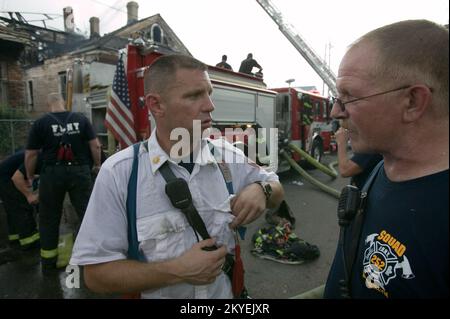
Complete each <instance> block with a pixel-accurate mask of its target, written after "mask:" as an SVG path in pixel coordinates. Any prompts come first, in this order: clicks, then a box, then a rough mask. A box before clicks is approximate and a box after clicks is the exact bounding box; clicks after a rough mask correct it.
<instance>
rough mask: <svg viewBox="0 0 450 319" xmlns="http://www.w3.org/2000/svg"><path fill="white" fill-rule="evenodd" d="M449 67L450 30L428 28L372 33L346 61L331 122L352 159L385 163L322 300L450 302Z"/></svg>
mask: <svg viewBox="0 0 450 319" xmlns="http://www.w3.org/2000/svg"><path fill="white" fill-rule="evenodd" d="M448 61H449V33H448V29H446V28H445V27H443V26H441V25H438V24H435V23H433V22H430V21H426V20H408V21H401V22H397V23H394V24H391V25H387V26H384V27H381V28H379V29H376V30H374V31H371V32H369V33H368V34H366V35H364V36H362V37H361V38H360V39H359V40H357V41H356V42H354V43H353V44H352V45H351V47H350V48H349V50H348V51H347V53H346V55H345V56H344V58H343V60H342V61H341V64H340V67H339V71H338V76H337V82H336V86H337V91H338V92H339V98H337V99H335V103H334V105H333V109H332V112H331V115H332V117H334V118H336V119H340V120H341V121H342V126H343V127H344V128H345V129H347V132H348V135H349V138H350V141H351V144H352V148H353V150H354V152H356V153H379V154H381V155H382V156H383V160H384V162H383V163H382V165H381V167H380V169H379V170H378V171H377V174H376V175H375V179H374V180H373V184H372V187H371V189H370V190H369V191H368V196H367V202H366V204H365V206H364V207H363V211H362V213H361V211H359V212H358V214H357V216H356V217H355V218H354V219H353V220H352V221H351V223H350V225H349V226H348V228H347V229H346V230H345V232H344V233H343V234H344V236H343V237H344V238H343V248H341V247H340V246H339V247H338V249H337V252H336V255H335V258H334V261H333V265H332V267H331V270H330V273H329V276H328V280H327V283H326V287H325V293H324V297H325V298H341V297H352V298H381V299H384V298H448V295H449V236H448V233H449V205H448V191H449V188H448V181H449V175H448V174H449V171H448V168H449V155H448V154H449V153H448V151H449V135H448V130H449V125H448V124H449V123H448V122H449V104H448V101H449V98H448V82H449V81H448V79H449V77H448V69H449V65H448ZM356 221H362V222H361V226H360V227H359V232H357V231H355V232H353V229H358V227H357V225H358V222H356ZM354 248H355V249H354ZM352 251H354V252H355V254H354V256H355V257H354V259H353V260H350V259H351V258H349V256H350V257H351V255H352ZM343 254H344V256H343ZM344 260H346V262H345V264H344Z"/></svg>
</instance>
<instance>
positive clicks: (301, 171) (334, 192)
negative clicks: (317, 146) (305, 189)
mask: <svg viewBox="0 0 450 319" xmlns="http://www.w3.org/2000/svg"><path fill="white" fill-rule="evenodd" d="M289 146H290V148H292V146H291V145H289ZM302 152H303V153H305V152H304V151H302ZM281 155H282V156H283V157H284V158H285V159H286V160H287V161H288V163H289V164H290V165H291V167H292V168H293V169H295V170H296V171H297V172H298V173H299V174H300V176H302V177H303V178H304V179H306V180H307V181H308V182H310V183H311V184H313V185H314V186H317V187H318V188H319V189H321V190H322V191H324V192H326V193H328V194H330V195H332V196H334V197H336V198H339V196H340V192H339V191H338V190H336V189H334V188H332V187H330V186H327V185H325V184H323V183H322V182H320V181H318V180H317V179H315V178H314V177H312V176H311V175H309V174H308V173H307V172H306V171H305V170H304V169H303V168H301V167H300V165H298V164H297V163H296V162H295V161H294V160H293V159H292V156H291V154H290V153H289V152H287V151H286V150H282V151H281ZM301 155H302V156H303V154H301ZM308 156H309V155H308ZM309 157H310V160H308V162H310V163H311V164H313V165H314V166H315V167H318V166H319V167H321V168H320V170H322V169H323V168H325V169H326V171H327V174H328V175H330V176H332V177H337V174H333V172H332V170H331V169H329V168H327V167H326V166H324V165H323V164H320V163H319V162H317V161H316V160H315V159H314V158H312V157H311V156H309ZM305 158H306V156H305ZM314 162H315V163H314ZM317 163H318V164H320V165H317ZM322 171H323V170H322Z"/></svg>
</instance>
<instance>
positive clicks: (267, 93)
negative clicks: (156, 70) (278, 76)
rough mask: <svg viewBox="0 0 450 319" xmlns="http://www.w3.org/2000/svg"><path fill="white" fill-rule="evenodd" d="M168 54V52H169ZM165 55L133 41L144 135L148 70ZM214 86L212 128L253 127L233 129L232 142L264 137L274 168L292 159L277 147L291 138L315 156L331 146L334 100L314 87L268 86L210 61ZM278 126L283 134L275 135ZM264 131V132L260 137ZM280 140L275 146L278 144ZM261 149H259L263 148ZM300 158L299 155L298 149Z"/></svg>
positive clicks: (131, 76) (132, 77) (131, 68)
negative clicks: (280, 155)
mask: <svg viewBox="0 0 450 319" xmlns="http://www.w3.org/2000/svg"><path fill="white" fill-rule="evenodd" d="M167 53H169V52H167ZM162 54H165V52H161V51H160V49H159V48H158V47H155V46H152V47H149V48H145V47H140V46H135V45H128V47H127V77H128V85H129V91H130V99H131V104H132V112H133V114H135V129H136V132H137V134H138V135H139V136H140V137H141V138H147V137H148V136H149V135H150V131H151V129H150V126H151V125H152V124H151V123H152V121H151V118H150V120H149V115H148V111H147V108H146V107H145V106H144V83H143V77H144V70H145V68H146V67H147V66H148V65H150V64H151V63H152V62H153V61H154V60H155V59H156V58H158V57H159V56H161V55H162ZM208 73H209V76H210V79H211V83H212V85H213V88H214V90H213V94H212V96H211V98H212V100H213V103H214V105H215V110H214V112H213V113H212V118H213V127H215V128H218V129H219V130H220V131H222V132H224V131H225V129H226V128H232V129H236V128H240V129H242V131H245V130H246V129H247V128H253V129H254V130H255V132H256V133H257V134H256V136H248V135H246V134H242V135H239V134H234V136H233V142H239V141H240V142H244V143H247V142H248V139H250V138H255V139H257V140H261V138H262V137H263V138H264V142H265V143H266V144H265V147H266V150H265V152H262V153H265V155H266V156H261V158H258V160H259V161H260V162H261V163H263V164H266V165H268V166H270V167H271V168H272V169H273V170H275V171H283V170H285V169H287V168H289V166H288V165H287V163H282V162H280V163H279V164H278V147H279V146H280V147H281V146H283V145H284V144H283V143H286V142H291V143H294V144H295V145H296V146H298V147H300V148H302V149H303V150H305V151H306V152H308V153H310V154H311V155H313V156H314V157H315V158H316V159H317V160H320V159H321V158H322V155H323V152H324V151H330V150H332V147H331V143H330V142H331V132H332V131H331V123H330V121H331V119H330V117H329V114H330V111H331V105H330V103H329V101H328V100H327V99H326V98H324V97H322V96H320V95H318V94H316V93H312V92H307V91H302V90H300V89H296V88H276V89H272V90H270V89H267V86H266V84H265V83H264V82H263V80H262V79H261V78H259V77H255V76H251V75H247V74H243V73H237V72H232V71H229V70H226V69H222V68H217V67H213V66H209V69H208ZM273 128H277V129H278V137H277V138H276V139H274V138H273V134H271V133H273V131H270V129H272V130H273ZM261 135H262V136H261ZM275 144H276V145H275ZM258 152H259V153H261V152H260V150H259V151H258ZM293 156H294V159H295V160H296V161H299V160H301V158H300V155H298V154H294V155H293Z"/></svg>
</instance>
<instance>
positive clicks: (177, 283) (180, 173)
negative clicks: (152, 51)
mask: <svg viewBox="0 0 450 319" xmlns="http://www.w3.org/2000/svg"><path fill="white" fill-rule="evenodd" d="M145 84H146V88H145V92H146V105H147V106H148V108H149V110H150V111H151V112H152V115H153V116H154V118H155V121H156V129H155V130H154V131H153V133H152V135H151V137H150V139H149V141H148V142H144V143H148V144H147V145H144V144H142V145H141V146H140V150H139V166H138V172H139V175H138V183H137V194H138V196H137V202H136V215H137V216H136V223H137V237H138V241H139V249H140V251H141V252H142V253H143V254H144V255H145V259H146V262H139V261H133V260H127V249H128V238H127V217H126V208H125V202H126V198H127V184H128V181H129V178H130V174H131V173H130V172H131V166H132V162H133V148H131V147H129V148H127V149H125V150H123V151H121V152H119V153H117V154H115V155H113V156H111V157H110V158H108V160H107V161H106V162H105V163H104V165H103V166H102V169H101V171H100V173H99V175H98V177H97V181H96V184H95V187H94V190H93V193H92V196H91V199H90V202H89V205H88V208H87V211H86V214H85V217H84V220H83V224H82V226H81V229H80V232H79V234H78V237H77V241H76V243H75V247H74V252H73V255H72V260H71V264H77V265H84V266H85V267H84V274H85V281H86V284H87V286H88V287H89V288H91V289H92V290H94V291H97V292H108V293H112V292H118V293H128V292H142V297H144V298H231V297H232V292H231V284H230V280H229V279H228V277H227V276H226V275H225V274H224V273H223V271H222V265H223V264H224V262H225V256H226V254H227V253H229V252H231V251H233V248H234V237H233V229H235V228H236V227H238V226H240V225H245V224H248V223H250V222H252V221H253V220H255V219H257V218H258V217H259V216H260V215H261V214H262V213H263V212H264V210H265V209H266V208H275V207H277V206H278V205H279V203H280V202H281V201H282V199H283V196H284V192H283V189H282V186H281V184H280V183H279V181H278V177H277V175H276V174H275V173H270V172H267V171H265V170H264V169H262V168H260V167H259V166H257V165H256V164H253V163H251V162H248V161H244V159H246V158H245V155H244V154H243V153H242V152H241V151H239V150H237V149H235V148H234V147H232V146H231V145H230V144H228V143H224V144H223V143H222V142H220V141H211V140H208V139H201V138H197V139H195V138H192V139H190V140H189V141H190V142H188V144H189V146H190V149H191V150H193V151H192V153H191V155H190V156H189V157H190V158H192V159H193V160H194V163H187V164H186V163H185V164H183V163H180V164H177V160H176V158H174V157H173V156H172V157H170V156H169V155H171V151H172V153H173V147H174V145H175V144H177V143H178V141H174V140H171V138H170V137H171V132H172V130H174V129H176V128H184V129H186V130H187V131H188V132H189V133H190V136H193V130H194V128H193V121H194V120H198V121H200V123H201V130H202V131H203V130H205V129H208V128H209V127H210V126H211V122H212V121H211V114H210V113H211V112H212V111H213V110H214V105H213V103H212V101H211V98H210V95H211V93H212V86H211V82H210V80H209V77H208V73H207V72H206V66H205V65H204V64H203V63H201V62H199V61H197V60H195V59H194V58H191V57H187V56H182V55H170V56H163V57H161V58H159V59H158V60H157V61H155V62H154V63H153V65H152V66H151V67H150V69H149V72H147V73H146V77H145ZM194 136H195V134H194ZM210 144H212V145H215V147H214V149H215V150H216V149H217V150H218V152H220V153H221V154H222V155H223V157H224V158H225V161H226V162H229V163H227V166H228V167H229V170H230V172H231V176H232V183H233V188H234V192H235V194H236V195H235V196H234V197H233V196H230V195H229V192H228V191H227V185H226V184H225V181H224V177H223V176H222V172H221V170H220V168H219V166H218V163H217V159H216V156H214V155H213V154H212V152H211V149H210V146H211V145H210ZM219 144H221V145H219ZM146 146H147V147H146ZM216 154H217V153H216ZM230 159H232V160H233V161H234V162H231V161H230ZM167 161H168V162H169V167H170V169H171V170H172V171H173V173H174V174H175V175H176V177H179V178H182V179H184V180H185V181H186V182H187V183H188V186H189V190H190V192H191V194H192V202H193V204H194V206H195V207H196V209H197V211H198V213H199V215H200V217H201V219H202V220H203V222H204V224H205V226H206V228H207V230H208V233H209V234H210V235H211V237H212V238H211V239H207V240H202V238H198V236H196V234H195V231H194V229H193V228H192V227H191V226H190V225H189V223H188V221H187V219H186V217H185V215H184V214H183V213H182V212H181V211H180V210H179V209H177V208H175V207H173V206H172V204H171V201H170V199H169V197H168V196H167V195H166V193H165V186H166V181H165V180H164V178H163V177H162V176H161V173H160V171H159V169H160V168H161V166H162V165H163V164H164V163H166V162H167ZM244 162H245V163H244ZM262 186H263V187H262ZM269 190H270V191H269ZM213 245H215V246H217V247H219V248H218V249H216V250H214V251H206V250H204V249H202V248H205V247H210V246H213Z"/></svg>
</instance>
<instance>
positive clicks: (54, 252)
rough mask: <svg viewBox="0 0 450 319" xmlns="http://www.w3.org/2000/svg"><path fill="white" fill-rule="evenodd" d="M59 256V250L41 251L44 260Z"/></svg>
mask: <svg viewBox="0 0 450 319" xmlns="http://www.w3.org/2000/svg"><path fill="white" fill-rule="evenodd" d="M56 256H58V248H56V249H52V250H44V249H41V257H42V258H53V257H56Z"/></svg>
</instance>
